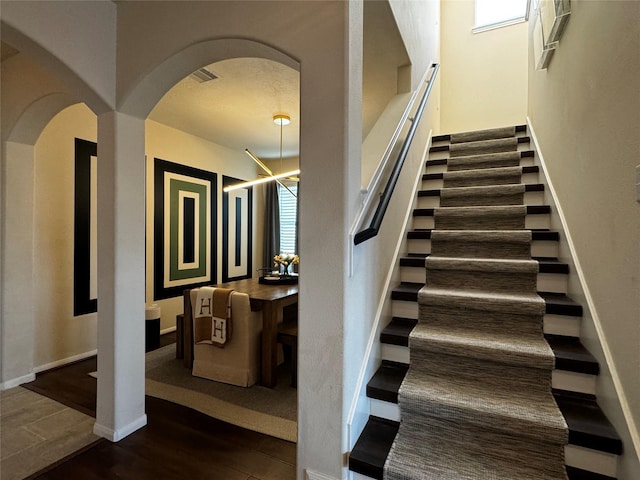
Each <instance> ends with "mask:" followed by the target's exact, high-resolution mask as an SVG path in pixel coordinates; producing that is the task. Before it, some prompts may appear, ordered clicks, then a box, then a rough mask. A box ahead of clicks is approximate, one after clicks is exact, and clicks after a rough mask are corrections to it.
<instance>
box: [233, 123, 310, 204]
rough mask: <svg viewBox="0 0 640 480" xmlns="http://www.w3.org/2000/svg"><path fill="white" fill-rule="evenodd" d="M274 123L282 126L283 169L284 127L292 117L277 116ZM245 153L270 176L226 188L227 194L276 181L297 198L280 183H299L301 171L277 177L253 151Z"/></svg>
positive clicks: (293, 171) (246, 150) (280, 174)
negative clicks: (285, 180) (288, 181)
mask: <svg viewBox="0 0 640 480" xmlns="http://www.w3.org/2000/svg"><path fill="white" fill-rule="evenodd" d="M273 123H275V124H276V125H279V126H280V167H282V127H283V126H285V125H289V124H290V123H291V117H289V115H285V114H282V113H280V114H277V115H274V116H273ZM244 151H245V153H246V154H247V155H249V156H250V157H251V159H252V160H253V161H254V162H256V163H257V164H258V165H259V166H260V168H262V169H263V170H264V171H265V173H266V174H267V175H268V176H265V177H263V178H258V179H256V180H251V181H249V182H241V183H237V184H235V185H229V186H228V187H224V189H223V191H225V192H231V191H233V190H237V189H239V188H245V187H249V186H251V185H259V184H261V183H266V182H270V181H276V182H278V184H279V185H280V186H281V187H284V188H286V189H287V191H288V192H289V193H290V194H291V195H293V196H294V197H296V194H295V193H293V191H291V189H290V188H289V187H287V186H286V185H285V184H284V183H282V182H281V181H280V179H287V180H293V181H298V178H297V177H296V175H299V174H300V170H299V169H297V170H291V171H290V172H284V173H279V174H277V175H274V173H273V172H272V171H271V169H270V168H269V167H267V166H266V165H265V163H264V162H263V161H262V160H260V159H259V158H258V157H257V156H256V155H255V154H254V153H253V152H252V151H251V150H249V149H248V148H245V150H244Z"/></svg>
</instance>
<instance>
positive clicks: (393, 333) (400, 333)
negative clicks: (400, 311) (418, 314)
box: [380, 317, 418, 347]
mask: <svg viewBox="0 0 640 480" xmlns="http://www.w3.org/2000/svg"><path fill="white" fill-rule="evenodd" d="M417 323H418V320H416V319H415V318H404V317H393V318H392V319H391V321H390V322H389V323H388V324H387V326H386V327H384V329H383V330H382V332H380V342H381V343H386V344H388V345H399V346H401V347H408V346H409V334H410V333H411V330H413V328H414V327H415V326H416V324H417Z"/></svg>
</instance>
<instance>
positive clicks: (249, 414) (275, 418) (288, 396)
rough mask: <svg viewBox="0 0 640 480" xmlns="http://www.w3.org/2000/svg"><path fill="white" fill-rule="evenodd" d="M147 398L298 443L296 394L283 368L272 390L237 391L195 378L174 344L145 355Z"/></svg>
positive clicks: (260, 388) (252, 389) (220, 384)
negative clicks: (181, 406) (191, 409)
mask: <svg viewBox="0 0 640 480" xmlns="http://www.w3.org/2000/svg"><path fill="white" fill-rule="evenodd" d="M146 394H147V395H150V396H152V397H157V398H161V399H164V400H168V401H170V402H174V403H178V404H180V405H184V406H186V407H190V408H193V409H194V410H197V411H199V412H201V413H204V414H205V415H209V416H211V417H214V418H217V419H219V420H223V421H225V422H228V423H232V424H234V425H238V426H240V427H243V428H247V429H249V430H253V431H256V432H260V433H264V434H267V435H271V436H273V437H277V438H281V439H283V440H288V441H291V442H295V441H296V440H297V390H296V389H295V388H292V387H291V386H290V385H289V376H288V372H287V371H286V369H285V368H282V367H279V369H278V385H277V386H276V387H275V388H273V389H271V388H266V387H262V386H260V385H254V386H252V387H249V388H244V387H236V386H234V385H227V384H224V383H220V382H214V381H211V380H206V379H203V378H198V377H194V376H192V375H191V370H189V369H188V368H185V367H184V364H183V361H182V360H180V359H176V354H175V344H171V345H167V346H165V347H162V348H160V349H158V350H154V351H152V352H149V353H147V354H146Z"/></svg>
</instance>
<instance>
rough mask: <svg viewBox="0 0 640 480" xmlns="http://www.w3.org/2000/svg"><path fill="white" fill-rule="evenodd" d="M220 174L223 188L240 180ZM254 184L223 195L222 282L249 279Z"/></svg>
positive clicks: (250, 273)
mask: <svg viewBox="0 0 640 480" xmlns="http://www.w3.org/2000/svg"><path fill="white" fill-rule="evenodd" d="M242 181H243V180H239V179H237V178H232V177H227V176H223V177H222V188H223V189H224V187H226V186H228V185H233V184H236V183H240V182H242ZM252 224H253V187H245V188H240V189H238V190H232V191H231V192H224V191H223V194H222V281H223V282H231V281H234V280H241V279H243V278H251V276H252V272H251V268H252V267H251V265H252V262H251V256H252V252H253V228H252Z"/></svg>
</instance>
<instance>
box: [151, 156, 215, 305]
mask: <svg viewBox="0 0 640 480" xmlns="http://www.w3.org/2000/svg"><path fill="white" fill-rule="evenodd" d="M216 182H217V175H216V174H215V173H212V172H207V171H205V170H200V169H197V168H192V167H186V166H184V165H180V164H177V163H172V162H168V161H166V160H161V159H159V158H156V159H155V161H154V195H155V198H154V201H155V204H154V298H155V299H156V300H160V299H163V298H171V297H177V296H180V295H182V292H183V290H184V289H186V288H195V287H198V286H201V285H208V284H213V283H216V281H217V280H216V238H217V233H216V226H217V222H216V198H217V197H216V192H217V188H216V187H217V183H216Z"/></svg>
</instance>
